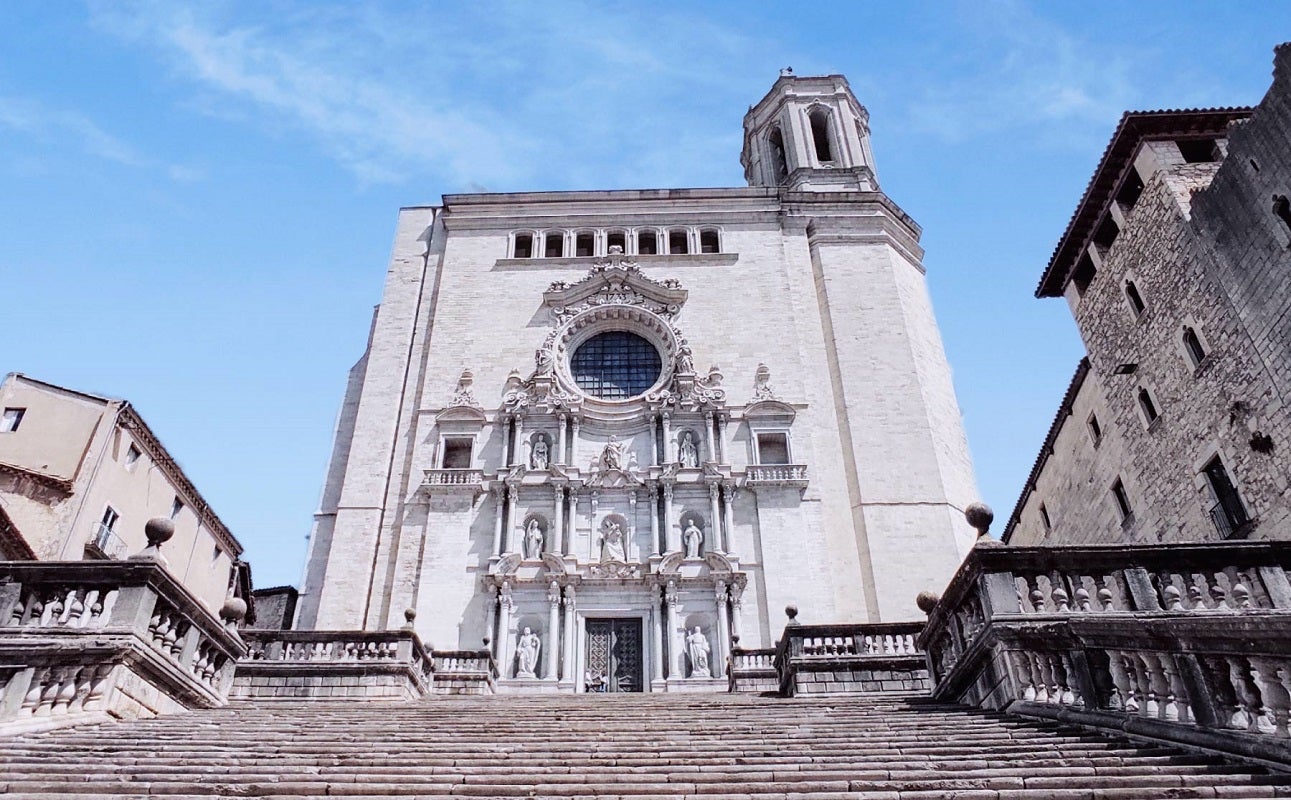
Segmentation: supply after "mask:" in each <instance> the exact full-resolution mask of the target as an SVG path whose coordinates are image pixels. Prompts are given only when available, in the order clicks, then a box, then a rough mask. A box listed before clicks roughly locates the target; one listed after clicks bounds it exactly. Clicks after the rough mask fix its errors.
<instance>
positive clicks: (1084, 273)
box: [1071, 253, 1098, 297]
mask: <svg viewBox="0 0 1291 800" xmlns="http://www.w3.org/2000/svg"><path fill="white" fill-rule="evenodd" d="M1097 274H1098V270H1096V269H1094V262H1093V260H1091V259H1090V257H1089V254H1088V253H1086V254H1085V255H1083V256H1081V257H1080V260H1079V261H1077V262H1076V269H1075V270H1073V271H1072V273H1071V282H1072V283H1074V284H1076V292H1077V293H1078V294H1079V295H1080V296H1081V297H1084V296H1085V292H1087V291H1089V284H1091V283H1093V282H1094V276H1095V275H1097Z"/></svg>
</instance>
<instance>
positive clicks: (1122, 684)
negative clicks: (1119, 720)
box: [1107, 650, 1132, 711]
mask: <svg viewBox="0 0 1291 800" xmlns="http://www.w3.org/2000/svg"><path fill="white" fill-rule="evenodd" d="M1107 674H1108V675H1109V676H1110V677H1111V679H1112V692H1111V694H1110V695H1108V698H1107V710H1108V711H1127V710H1129V709H1127V708H1126V705H1125V703H1126V700H1125V698H1127V697H1130V696H1131V694H1132V691H1131V689H1130V679H1129V676H1127V675H1126V674H1125V656H1123V655H1122V654H1121V653H1120V652H1118V651H1116V650H1109V651H1108V652H1107Z"/></svg>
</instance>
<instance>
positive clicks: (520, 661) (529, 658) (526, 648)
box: [516, 628, 699, 678]
mask: <svg viewBox="0 0 1291 800" xmlns="http://www.w3.org/2000/svg"><path fill="white" fill-rule="evenodd" d="M695 630H699V629H698V628H696V629H695ZM540 650H542V640H540V639H539V638H538V634H536V633H534V632H533V631H532V630H530V629H529V628H525V629H524V631H523V632H522V633H521V634H520V641H519V642H517V643H516V662H517V668H516V677H517V678H536V677H538V675H537V674H536V673H535V672H534V670H535V669H537V668H538V652H539V651H540Z"/></svg>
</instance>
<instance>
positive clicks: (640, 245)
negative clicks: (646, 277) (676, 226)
mask: <svg viewBox="0 0 1291 800" xmlns="http://www.w3.org/2000/svg"><path fill="white" fill-rule="evenodd" d="M637 254H638V255H643V256H656V255H659V236H658V234H656V233H655V232H654V231H640V232H638V233H637Z"/></svg>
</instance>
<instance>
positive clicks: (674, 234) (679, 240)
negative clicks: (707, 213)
mask: <svg viewBox="0 0 1291 800" xmlns="http://www.w3.org/2000/svg"><path fill="white" fill-rule="evenodd" d="M689 252H690V237H689V236H687V235H686V232H685V231H668V254H669V255H673V256H684V255H686V254H687V253H689Z"/></svg>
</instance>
